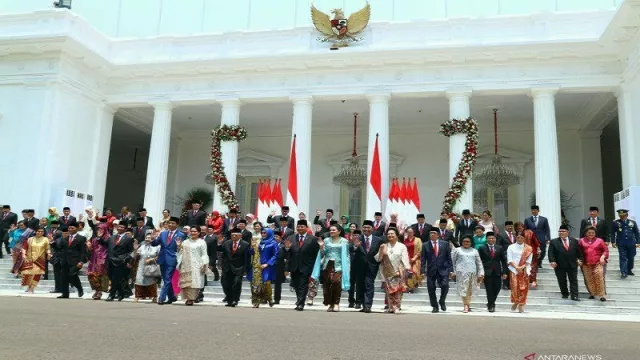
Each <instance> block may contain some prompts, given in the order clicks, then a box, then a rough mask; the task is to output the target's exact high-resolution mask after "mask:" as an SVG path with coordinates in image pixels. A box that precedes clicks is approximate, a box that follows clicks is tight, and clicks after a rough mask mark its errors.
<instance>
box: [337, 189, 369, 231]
mask: <svg viewBox="0 0 640 360" xmlns="http://www.w3.org/2000/svg"><path fill="white" fill-rule="evenodd" d="M365 189H366V188H365V186H362V187H359V188H349V187H346V186H340V210H341V213H340V214H336V218H339V217H341V216H342V215H347V216H348V217H349V222H352V223H355V224H362V221H363V220H364V212H365V201H366V196H365Z"/></svg>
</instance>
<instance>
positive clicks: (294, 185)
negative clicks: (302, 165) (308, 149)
mask: <svg viewBox="0 0 640 360" xmlns="http://www.w3.org/2000/svg"><path fill="white" fill-rule="evenodd" d="M286 205H288V206H289V213H290V214H292V215H291V216H293V218H294V219H297V217H298V213H299V209H298V159H297V153H296V136H295V135H293V140H292V141H291V156H290V157H289V181H288V182H287V202H286Z"/></svg>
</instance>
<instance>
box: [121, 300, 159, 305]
mask: <svg viewBox="0 0 640 360" xmlns="http://www.w3.org/2000/svg"><path fill="white" fill-rule="evenodd" d="M112 301H113V300H112ZM164 304H165V303H164V301H163V302H160V301H158V305H164Z"/></svg>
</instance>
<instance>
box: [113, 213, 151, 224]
mask: <svg viewBox="0 0 640 360" xmlns="http://www.w3.org/2000/svg"><path fill="white" fill-rule="evenodd" d="M148 222H149V216H147V223H148ZM151 223H152V224H153V220H152V221H151ZM120 224H123V225H124V226H128V227H134V226H136V217H135V216H134V215H133V214H129V215H127V216H123V217H122V218H121V219H120Z"/></svg>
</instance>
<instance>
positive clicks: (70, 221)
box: [58, 215, 76, 225]
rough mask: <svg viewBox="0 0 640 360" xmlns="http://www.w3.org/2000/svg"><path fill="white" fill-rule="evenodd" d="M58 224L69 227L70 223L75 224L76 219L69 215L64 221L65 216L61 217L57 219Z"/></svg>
mask: <svg viewBox="0 0 640 360" xmlns="http://www.w3.org/2000/svg"><path fill="white" fill-rule="evenodd" d="M58 222H59V223H60V225H62V224H65V225H69V224H71V223H74V222H76V217H75V216H73V215H69V216H68V217H66V220H65V216H64V215H62V216H60V217H59V218H58Z"/></svg>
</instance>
